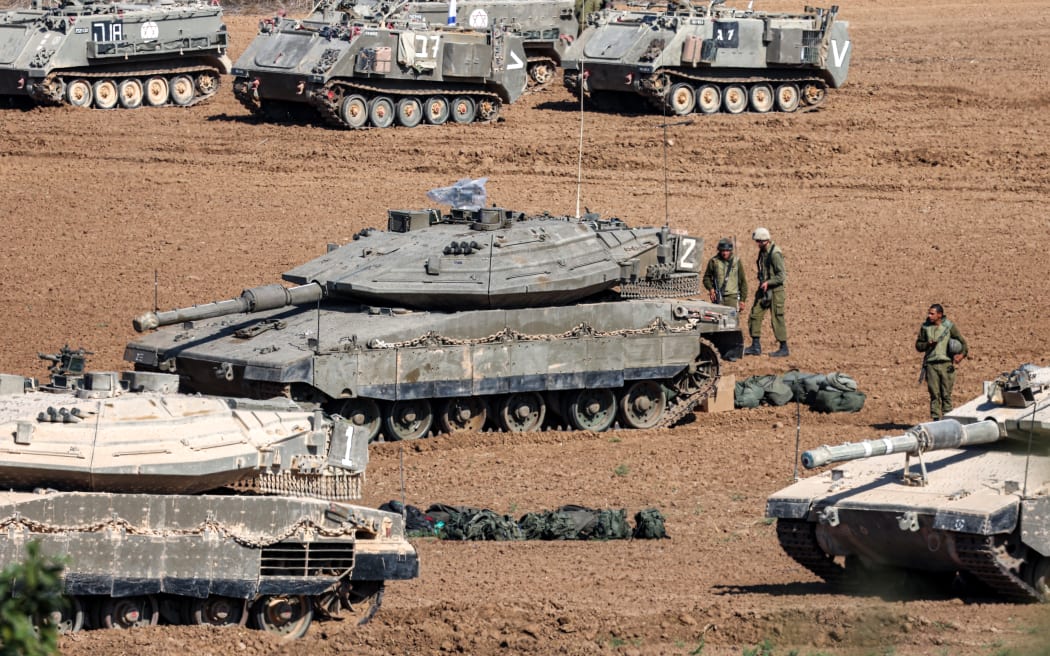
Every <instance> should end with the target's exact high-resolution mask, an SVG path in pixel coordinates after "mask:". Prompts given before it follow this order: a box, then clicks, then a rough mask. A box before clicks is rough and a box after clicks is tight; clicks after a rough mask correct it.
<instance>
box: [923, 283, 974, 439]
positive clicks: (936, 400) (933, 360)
mask: <svg viewBox="0 0 1050 656" xmlns="http://www.w3.org/2000/svg"><path fill="white" fill-rule="evenodd" d="M915 350H916V351H918V352H920V353H925V355H924V356H923V358H922V371H921V372H920V373H919V382H920V383H921V382H922V380H923V378H925V379H926V388H927V389H928V390H929V391H930V418H931V419H933V420H934V421H937V420H938V419H940V418H941V417H943V416H944V413H946V412H948V411H950V410H951V409H952V387H953V386H954V385H955V365H957V364H959V363H960V362H962V359H963V358H965V357H966V356H967V354H968V353H969V352H970V348H969V347H968V346H967V345H966V340H965V339H963V336H962V333H960V332H959V328H958V327H957V326H956V325H955V324H954V323H953V322H952V321H950V320H949V319H948V318H947V317H945V316H944V308H943V307H941V304H940V303H934V304H933V305H931V306H930V309H929V310H928V311H927V312H926V321H924V322H923V323H922V326H920V327H919V337H918V339H916V340H915Z"/></svg>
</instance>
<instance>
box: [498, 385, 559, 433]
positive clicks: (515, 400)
mask: <svg viewBox="0 0 1050 656" xmlns="http://www.w3.org/2000/svg"><path fill="white" fill-rule="evenodd" d="M546 416H547V404H546V403H544V401H543V397H542V396H540V395H539V394H538V393H536V392H518V393H515V394H508V395H507V396H505V397H503V399H502V400H501V401H500V403H499V412H498V413H497V418H498V419H499V425H500V427H501V428H502V429H503V430H505V431H508V432H511V433H528V432H532V431H537V430H539V429H540V427H541V426H543V419H544V417H546Z"/></svg>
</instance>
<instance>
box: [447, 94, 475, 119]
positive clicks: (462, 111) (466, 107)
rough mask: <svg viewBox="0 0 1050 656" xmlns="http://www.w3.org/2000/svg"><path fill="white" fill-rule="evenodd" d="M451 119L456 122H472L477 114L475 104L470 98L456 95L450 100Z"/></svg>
mask: <svg viewBox="0 0 1050 656" xmlns="http://www.w3.org/2000/svg"><path fill="white" fill-rule="evenodd" d="M451 111H452V120H453V121H455V122H456V123H473V122H474V118H475V116H477V106H476V105H475V104H474V100H473V99H472V98H468V97H467V96H458V97H457V98H455V99H453V101H452V109H451Z"/></svg>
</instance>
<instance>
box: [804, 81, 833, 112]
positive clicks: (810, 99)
mask: <svg viewBox="0 0 1050 656" xmlns="http://www.w3.org/2000/svg"><path fill="white" fill-rule="evenodd" d="M826 96H827V90H826V89H825V88H824V87H822V86H820V85H818V84H815V83H812V82H810V83H809V84H807V85H806V86H804V87H802V100H803V102H805V103H806V104H807V105H809V106H810V107H816V106H817V105H819V104H820V103H822V102H824V98H825V97H826Z"/></svg>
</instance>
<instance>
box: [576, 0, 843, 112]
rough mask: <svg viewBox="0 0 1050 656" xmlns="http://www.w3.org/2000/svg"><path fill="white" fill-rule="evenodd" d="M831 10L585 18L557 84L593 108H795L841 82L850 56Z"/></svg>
mask: <svg viewBox="0 0 1050 656" xmlns="http://www.w3.org/2000/svg"><path fill="white" fill-rule="evenodd" d="M837 16H838V7H837V6H833V7H831V8H830V9H818V8H813V7H806V9H805V11H804V12H803V13H801V14H774V13H767V12H761V11H751V10H750V9H748V10H741V9H733V8H729V7H725V6H722V5H721V4H720V3H719V2H711V3H702V4H701V3H696V4H694V3H692V2H688V1H682V2H677V3H671V4H670V5H669V6H668V8H667V10H666V11H660V12H654V11H634V10H629V11H621V10H615V9H607V10H602V11H600V12H597V13H595V14H591V16H590V17H589V18H588V25H587V27H586V28H584V30H583V32H582V33H581V34H580V37H579V38H578V39H577V40H576V42H575V43H574V44H573V45H572V47H571V48H570V49H569V50H568V51H567V52H566V53H565V56H564V58H563V63H562V65H563V66H564V67H565V86H566V87H568V89H569V90H570V91H572V92H573V93H574V94H576V96H577V97H579V96H580V94H583V95H584V96H585V98H586V99H587V100H590V101H591V103H592V104H593V105H594V106H597V107H598V108H601V109H613V110H615V109H620V108H623V107H624V106H625V104H630V103H629V100H630V98H631V97H632V96H634V97H640V98H644V99H645V100H646V101H647V103H648V105H649V106H650V107H653V108H655V109H657V110H658V111H661V112H662V111H666V112H667V113H670V114H676V115H685V114H690V113H693V112H698V113H701V114H713V113H716V112H719V111H725V112H728V113H730V114H739V113H741V112H744V111H747V110H750V111H752V112H758V113H763V112H769V111H772V110H776V111H780V112H794V111H796V110H798V109H799V108H800V107H815V106H817V105H819V104H821V103H822V102H823V101H824V99H825V97H826V95H827V90H828V88H829V87H831V88H838V87H840V86H842V85H843V84H844V83H845V82H846V74H847V73H848V71H849V63H850V57H851V56H852V47H851V46H852V42H851V41H850V39H849V34H848V30H847V28H848V25H847V23H844V22H842V21H840V20H837Z"/></svg>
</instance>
